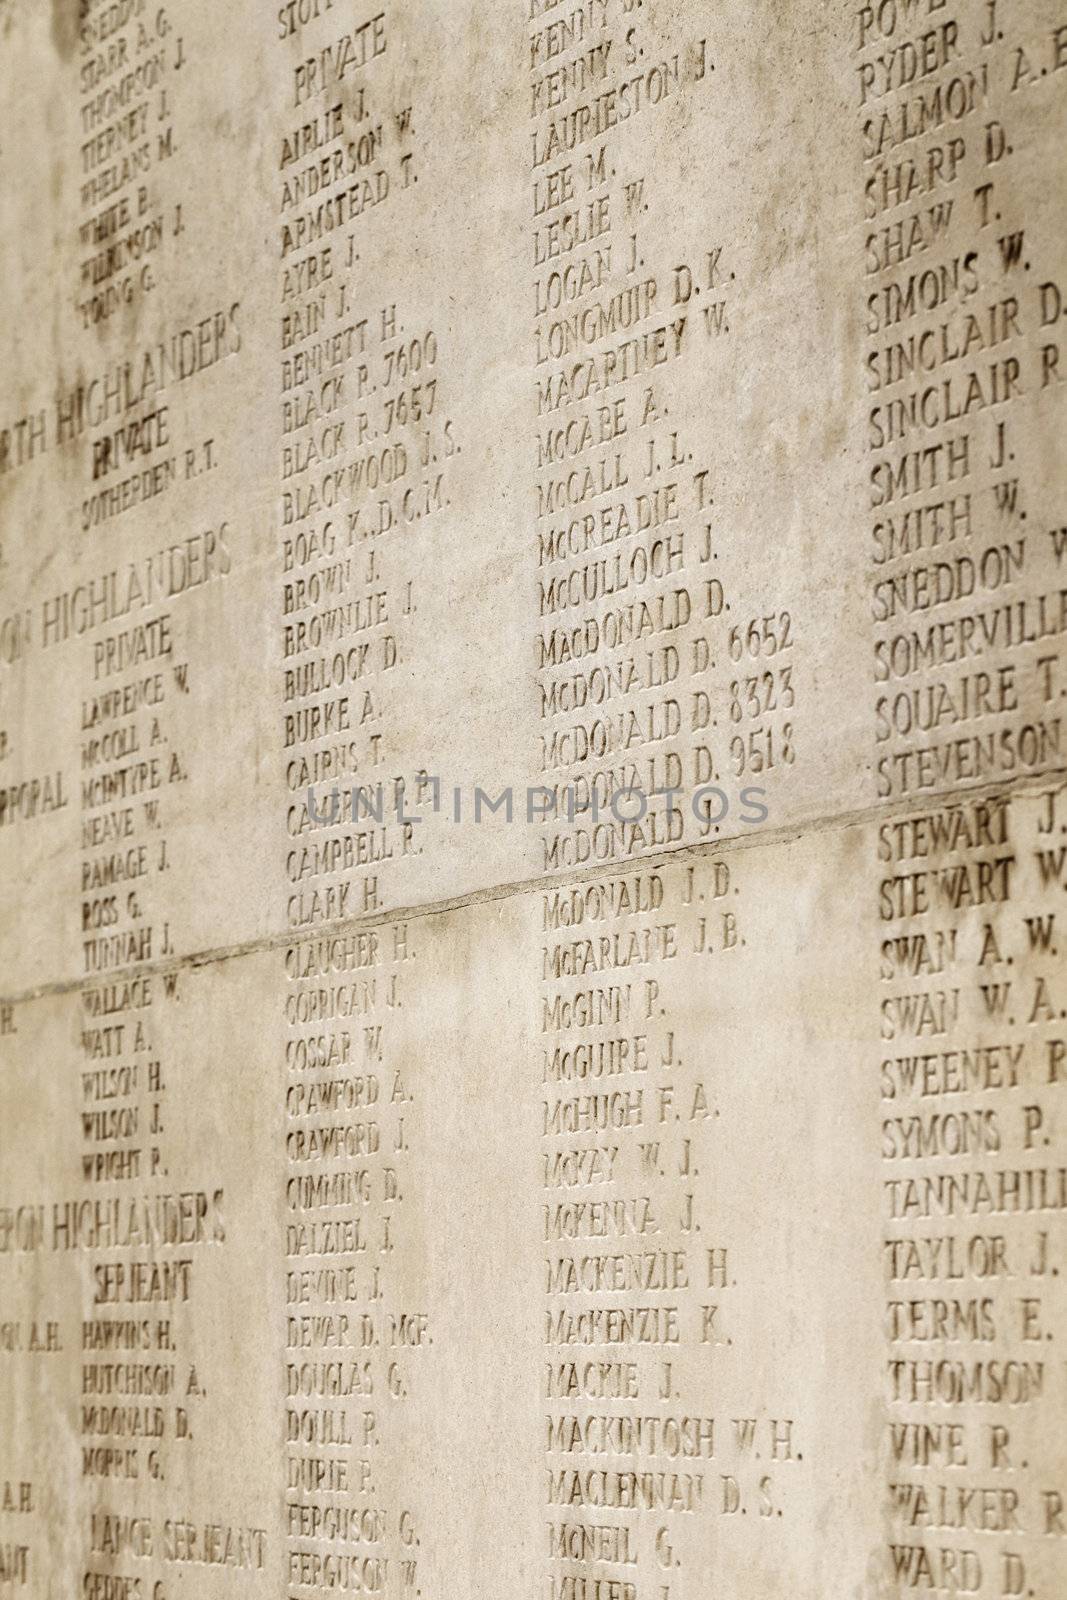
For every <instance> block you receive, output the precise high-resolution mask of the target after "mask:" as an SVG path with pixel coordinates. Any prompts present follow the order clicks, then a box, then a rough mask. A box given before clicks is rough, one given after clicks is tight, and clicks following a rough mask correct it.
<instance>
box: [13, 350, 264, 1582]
mask: <svg viewBox="0 0 1067 1600" xmlns="http://www.w3.org/2000/svg"><path fill="white" fill-rule="evenodd" d="M100 381H103V380H100ZM118 387H120V385H116V388H118ZM77 405H80V402H77V403H76V402H75V400H74V398H73V397H72V396H68V395H63V396H61V398H60V400H59V402H58V404H57V411H58V413H59V414H60V416H63V415H69V414H71V413H72V412H73V411H74V410H75V409H76V408H77ZM98 559H101V560H102V559H103V558H98ZM229 570H230V551H229V549H228V547H227V545H226V540H225V534H224V533H223V534H222V535H221V536H220V535H218V534H217V533H216V532H206V533H203V534H199V535H196V536H194V537H191V538H190V539H188V540H185V541H183V542H181V543H179V544H174V545H171V546H169V547H167V548H165V549H163V550H154V551H152V552H151V553H149V554H147V555H145V556H143V557H131V558H130V559H128V560H126V561H121V562H117V563H116V565H115V566H113V567H111V568H110V569H104V570H98V571H97V572H95V573H93V574H92V575H91V576H89V577H87V578H85V579H84V580H83V581H81V582H77V583H74V584H72V585H71V586H70V587H69V588H66V589H63V590H61V591H60V592H58V593H53V594H49V595H47V596H45V597H44V598H43V599H42V600H40V601H39V608H38V609H37V610H36V613H35V614H33V615H32V630H31V631H32V635H33V637H34V639H35V640H36V641H37V643H38V644H39V647H40V650H41V652H42V653H43V654H51V653H52V652H56V653H57V654H61V655H62V656H63V657H64V658H65V664H66V675H67V676H69V678H70V679H71V680H72V681H73V682H74V683H76V684H77V685H78V686H79V690H80V694H79V697H78V699H77V700H76V712H77V730H78V739H77V744H76V760H77V770H76V771H75V772H72V773H68V774H64V781H65V782H66V783H67V784H68V785H69V792H70V794H71V796H72V800H73V802H74V807H76V810H77V813H78V860H77V862H76V867H75V870H76V877H75V879H74V882H73V883H72V888H73V889H74V891H75V894H74V896H72V898H73V899H74V906H75V915H76V918H77V933H78V939H77V944H76V948H77V951H78V955H79V958H80V960H79V967H80V972H79V976H80V977H81V978H82V979H83V981H82V983H81V985H80V987H79V989H78V990H77V992H76V994H75V996H74V1005H75V1007H76V1026H75V1030H74V1032H75V1039H76V1043H75V1044H74V1050H75V1052H76V1054H75V1056H74V1059H73V1061H72V1062H71V1067H72V1070H71V1072H70V1075H69V1082H70V1090H71V1102H72V1104H71V1110H72V1126H71V1129H70V1131H71V1134H72V1135H73V1138H72V1139H71V1141H70V1143H69V1144H68V1145H67V1146H66V1149H65V1150H64V1157H66V1154H67V1152H69V1151H71V1150H73V1160H71V1161H70V1163H69V1167H68V1169H67V1170H66V1172H65V1174H61V1175H60V1176H59V1178H58V1180H57V1193H56V1197H55V1198H54V1199H53V1200H52V1201H51V1202H50V1203H49V1204H46V1205H41V1206H40V1207H38V1212H39V1235H38V1242H37V1247H38V1248H40V1249H41V1250H43V1251H51V1252H53V1253H57V1254H62V1255H64V1256H67V1257H68V1259H70V1260H71V1261H73V1260H76V1259H78V1258H79V1257H81V1258H82V1259H85V1260H87V1262H88V1271H87V1273H86V1274H85V1277H84V1284H85V1291H86V1298H84V1299H83V1300H82V1303H81V1305H80V1306H79V1308H78V1316H77V1320H75V1321H71V1322H67V1321H66V1320H64V1321H62V1322H57V1323H56V1324H55V1340H56V1348H57V1349H59V1348H62V1349H65V1350H70V1349H71V1348H73V1349H76V1350H77V1351H78V1352H79V1353H80V1362H79V1364H78V1366H77V1368H76V1369H75V1370H76V1372H77V1377H78V1391H77V1395H76V1396H75V1397H72V1398H73V1407H72V1409H73V1414H74V1416H75V1417H76V1419H77V1420H76V1424H75V1428H74V1437H75V1440H76V1444H77V1452H78V1460H77V1468H76V1470H77V1474H78V1477H79V1478H80V1479H81V1481H82V1482H83V1483H84V1485H85V1497H84V1500H82V1499H81V1498H80V1497H79V1501H78V1503H80V1504H84V1505H85V1507H86V1510H87V1516H86V1521H85V1526H84V1547H83V1554H82V1557H81V1561H82V1576H81V1578H80V1579H79V1582H80V1583H84V1592H85V1593H87V1594H89V1593H92V1594H102V1593H104V1592H105V1590H106V1589H107V1586H108V1585H109V1584H121V1583H127V1582H128V1583H131V1584H132V1583H134V1582H141V1581H147V1575H148V1574H154V1578H153V1581H161V1580H162V1579H163V1578H164V1576H165V1574H166V1572H167V1568H168V1565H169V1564H170V1563H174V1562H184V1561H186V1560H199V1559H201V1558H202V1550H203V1545H202V1543H201V1538H202V1534H203V1530H202V1529H197V1528H195V1527H193V1526H192V1525H190V1524H187V1522H186V1520H185V1514H186V1509H187V1508H186V1506H185V1504H184V1503H183V1502H182V1499H181V1498H180V1496H181V1490H180V1489H179V1488H178V1487H177V1486H176V1480H177V1481H178V1482H180V1481H181V1480H182V1479H183V1478H184V1477H185V1476H186V1475H188V1474H189V1472H190V1470H191V1463H192V1459H193V1457H194V1456H195V1453H196V1449H197V1443H198V1440H199V1439H200V1438H201V1436H202V1433H203V1427H202V1424H203V1423H204V1422H205V1421H206V1419H207V1413H206V1412H205V1408H204V1405H203V1397H204V1388H203V1387H202V1379H203V1378H204V1376H205V1375H204V1374H203V1373H202V1372H201V1374H200V1377H198V1376H197V1373H196V1367H195V1362H194V1361H193V1359H192V1357H191V1353H190V1348H189V1347H190V1344H191V1343H192V1341H193V1335H194V1332H195V1325H194V1322H193V1316H194V1309H195V1308H196V1307H197V1305H198V1301H199V1300H200V1299H201V1297H202V1294H203V1288H202V1283H203V1278H204V1274H205V1271H206V1272H208V1273H209V1272H210V1266H209V1264H208V1260H207V1257H208V1256H209V1255H211V1254H213V1253H214V1252H215V1251H216V1250H217V1249H218V1248H219V1247H221V1246H223V1245H224V1243H225V1239H226V1224H225V1204H224V1192H223V1187H222V1183H221V1181H220V1179H219V1178H218V1176H217V1175H216V1173H215V1172H214V1171H212V1168H211V1165H210V1163H209V1162H207V1161H206V1160H200V1161H198V1160H193V1161H190V1160H189V1158H188V1156H187V1155H186V1154H179V1153H178V1152H176V1150H175V1149H174V1148H173V1147H172V1146H171V1144H170V1142H169V1140H168V1137H167V1129H168V1123H169V1118H168V1115H167V1102H168V1095H170V1094H172V1093H173V1092H174V1088H175V1086H176V1085H177V1086H178V1087H179V1088H180V1087H181V1086H182V1083H183V1080H185V1079H186V1078H187V1077H188V1074H189V1072H190V1070H195V1062H190V1060H189V1057H188V1055H187V1048H188V1047H187V1045H186V1043H185V1041H184V1040H183V1039H181V1034H180V1030H179V1029H178V1019H179V1017H180V1015H181V1013H180V1012H178V1011H176V1009H175V1006H176V1003H177V1002H178V1000H179V998H180V985H179V978H178V975H177V974H176V973H173V972H170V973H167V972H160V971H159V970H158V965H159V963H160V961H161V959H162V960H163V961H164V962H165V961H166V960H167V959H168V958H169V959H171V960H173V959H174V958H176V957H177V955H178V953H179V950H180V944H181V938H180V934H179V933H178V932H177V931H176V930H174V928H173V920H172V894H171V888H170V886H171V883H172V871H173V868H174V867H175V865H177V866H178V867H179V868H180V867H183V866H186V865H187V864H188V863H187V862H186V861H178V862H177V863H175V862H174V861H172V859H171V856H170V839H169V836H168V825H169V824H170V823H171V822H172V821H173V815H172V812H173V809H174V808H175V807H177V806H178V805H179V804H180V803H181V796H182V794H183V791H184V789H185V786H186V784H187V781H188V778H189V768H188V766H187V764H186V763H187V760H188V757H187V755H186V753H185V751H186V741H187V737H188V731H189V723H188V717H189V707H191V706H195V705H196V704H197V700H198V692H199V689H200V687H201V685H200V683H199V681H198V676H197V674H196V671H195V668H192V667H191V666H190V663H189V661H188V659H187V657H186V655H185V653H184V652H183V650H182V647H181V640H182V636H183V633H184V631H185V627H186V625H187V623H188V610H189V607H190V605H192V604H195V601H196V599H197V598H198V596H199V594H200V593H201V592H202V591H203V589H204V587H205V586H208V585H210V586H211V587H214V586H215V585H217V584H218V583H219V582H220V581H222V580H223V579H225V577H226V575H227V574H228V572H229ZM187 697H188V698H187ZM72 809H73V808H72ZM172 933H173V937H172ZM176 1040H180V1043H179V1044H178V1048H177V1050H176V1049H175V1042H176ZM61 1148H62V1147H61ZM179 1162H180V1165H179ZM70 1281H71V1282H74V1283H76V1282H77V1281H78V1274H76V1273H75V1275H74V1276H73V1277H72V1278H71V1279H70ZM198 1291H199V1294H198ZM229 1531H230V1530H229V1529H227V1534H228V1533H229ZM242 1537H243V1538H245V1543H244V1546H243V1557H242V1560H241V1563H240V1564H241V1565H243V1566H246V1567H247V1568H254V1567H256V1566H257V1565H260V1564H261V1562H262V1544H261V1542H260V1541H261V1538H262V1535H261V1533H260V1532H258V1531H257V1532H255V1534H254V1537H253V1534H252V1530H245V1533H244V1534H243V1535H242Z"/></svg>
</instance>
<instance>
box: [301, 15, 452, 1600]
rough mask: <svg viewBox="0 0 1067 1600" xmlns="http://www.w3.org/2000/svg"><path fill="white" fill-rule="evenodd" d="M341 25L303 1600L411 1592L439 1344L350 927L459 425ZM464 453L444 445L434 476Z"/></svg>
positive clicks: (311, 788)
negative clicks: (411, 318) (420, 1368)
mask: <svg viewBox="0 0 1067 1600" xmlns="http://www.w3.org/2000/svg"><path fill="white" fill-rule="evenodd" d="M341 27H342V19H339V18H336V17H334V16H332V15H331V14H330V8H329V7H328V6H324V7H322V8H321V9H320V8H319V7H313V8H294V7H291V6H290V7H289V8H283V10H282V12H281V13H280V15H279V19H278V39H279V41H280V42H281V44H282V46H283V49H284V50H285V61H286V70H285V82H286V86H287V94H288V98H287V104H286V106H285V108H284V111H283V113H282V115H283V119H284V120H283V122H282V128H281V132H280V136H279V141H278V150H279V157H278V162H277V168H278V195H279V217H278V238H279V244H280V249H279V255H280V260H281V323H280V327H281V397H280V423H281V431H280V449H279V466H280V485H281V494H280V522H281V566H282V587H281V595H280V599H281V606H280V611H281V618H282V629H281V644H282V651H281V653H282V657H283V669H282V703H283V709H282V717H281V730H282V743H283V748H284V764H283V770H284V775H285V788H286V834H287V842H286V847H285V855H284V861H285V875H286V891H285V899H284V906H285V921H286V927H287V930H288V933H289V942H288V944H287V946H286V949H285V954H284V993H283V996H282V1009H283V1017H284V1026H285V1044H284V1055H285V1089H284V1106H285V1149H286V1176H285V1184H284V1195H285V1252H286V1365H285V1371H286V1412H285V1507H286V1510H285V1532H286V1541H287V1543H286V1554H285V1573H286V1586H287V1593H290V1594H292V1595H294V1596H296V1595H299V1594H302V1593H306V1592H309V1591H315V1592H318V1591H320V1590H321V1589H323V1588H340V1589H345V1590H349V1591H352V1590H359V1591H373V1592H375V1593H383V1594H391V1595H402V1594H408V1593H410V1594H414V1593H415V1592H416V1589H417V1583H418V1558H417V1540H418V1534H417V1531H416V1527H417V1518H416V1514H415V1512H414V1511H413V1509H412V1500H411V1499H410V1498H409V1497H408V1495H407V1493H406V1492H405V1490H406V1482H405V1477H404V1473H403V1470H402V1464H403V1456H402V1447H401V1442H400V1433H399V1431H398V1430H399V1429H400V1427H401V1421H400V1416H401V1412H402V1411H403V1409H404V1405H405V1402H406V1401H407V1400H408V1398H409V1394H410V1388H409V1383H410V1377H411V1363H412V1362H417V1361H418V1359H419V1355H420V1352H421V1351H422V1350H424V1349H425V1348H426V1347H427V1346H428V1343H429V1340H430V1337H431V1335H430V1330H429V1318H428V1316H427V1314H426V1312H425V1311H424V1310H423V1309H422V1307H421V1303H420V1301H419V1300H418V1298H417V1293H418V1291H417V1290H415V1291H414V1292H413V1291H412V1288H411V1282H410V1280H411V1277H412V1274H411V1273H410V1271H408V1270H407V1269H406V1268H405V1267H403V1266H402V1265H400V1264H399V1262H400V1258H401V1256H402V1255H403V1251H402V1250H398V1246H400V1245H402V1243H403V1228H404V1208H403V1204H402V1202H403V1196H404V1190H405V1187H406V1185H407V1183H408V1181H409V1179H410V1178H411V1175H412V1161H413V1157H412V1150H411V1145H410V1140H411V1137H412V1135H411V1132H410V1130H411V1120H410V1115H409V1113H410V1110H411V1107H412V1104H413V1101H414V1096H413V1095H412V1093H411V1090H410V1073H409V1071H408V1070H407V1067H406V1066H405V1065H404V1064H403V1063H402V1061H401V1060H400V1049H401V1046H400V1044H399V1043H398V1042H397V1039H396V1033H397V1029H398V1026H399V1022H398V1018H399V1013H400V1010H401V1008H402V1006H403V1004H404V1001H405V998H410V990H409V985H410V984H411V983H412V978H411V976H410V973H411V967H410V963H411V962H412V961H413V960H414V955H415V951H414V941H413V940H412V938H411V937H410V929H409V926H408V924H407V923H405V922H404V921H397V922H390V923H385V924H378V925H376V926H374V927H367V928H363V929H361V928H360V927H359V923H358V919H359V918H361V917H363V916H366V915H367V914H368V913H373V912H376V911H380V910H381V909H382V907H383V906H385V905H386V904H387V903H388V900H389V894H388V886H389V883H390V881H391V879H390V873H391V871H393V872H395V870H396V867H397V865H398V864H399V863H400V862H401V861H402V860H403V859H404V858H405V857H411V856H413V855H414V853H415V851H416V836H415V822H414V821H413V820H412V819H411V818H409V816H408V812H407V811H406V809H405V795H406V796H407V799H406V804H407V806H409V807H411V806H413V805H414V798H413V787H414V786H412V785H408V786H407V787H406V786H405V782H404V778H405V774H404V773H403V771H402V769H401V768H400V767H399V766H398V765H397V760H398V748H397V741H396V739H395V737H394V734H393V731H392V724H393V721H394V717H395V713H396V709H397V707H396V701H395V699H394V698H393V689H394V686H395V685H396V684H397V682H398V680H399V679H400V677H401V673H400V672H399V671H398V668H399V667H401V666H402V664H404V663H405V662H406V659H407V651H408V648H409V637H410V623H411V618H412V617H413V615H414V612H415V607H416V590H415V583H414V580H413V578H412V577H411V576H410V574H411V573H413V571H414V570H415V568H416V565H417V563H416V557H415V554H414V550H413V549H411V548H409V544H410V541H411V540H412V539H413V538H414V536H415V535H416V534H417V532H418V530H419V527H420V525H421V524H423V523H424V522H426V521H427V520H428V519H431V518H432V517H433V516H434V515H435V514H436V513H439V512H440V511H441V510H442V509H443V508H444V506H445V505H446V503H447V495H446V492H445V471H444V467H443V466H440V465H437V457H438V440H439V436H443V437H445V438H446V439H447V435H448V434H449V433H450V431H451V424H450V423H449V422H448V421H447V419H445V418H443V417H442V414H441V408H440V407H439V404H438V401H439V393H438V385H439V382H440V378H441V370H440V365H439V349H438V342H437V338H436V335H435V333H434V331H433V330H432V328H429V327H423V326H419V327H417V328H416V327H414V326H410V327H409V326H406V325H405V318H404V317H403V316H402V314H401V312H400V311H399V310H398V307H397V305H396V304H394V303H392V302H391V301H390V300H389V299H388V288H387V281H386V280H387V275H386V274H385V273H384V272H382V271H379V270H376V267H375V263H376V262H377V261H378V260H379V259H380V251H381V247H382V241H383V240H384V239H386V238H387V237H388V236H389V233H388V230H390V229H391V228H396V227H398V225H399V224H398V221H397V217H398V212H399V210H400V208H401V205H402V202H403V196H404V195H405V194H410V193H411V192H413V188H414V185H415V183H416V181H417V174H416V171H415V157H414V152H413V116H412V110H411V108H410V107H405V106H400V107H395V108H394V106H393V105H392V104H391V98H390V96H391V92H392V85H391V78H390V72H389V68H390V60H391V55H390V52H391V50H393V49H394V48H395V47H394V42H393V39H394V36H393V32H392V28H393V22H392V18H391V16H389V15H388V14H387V13H386V12H384V11H370V10H368V12H367V13H366V14H365V15H364V16H363V17H362V18H361V19H360V20H358V21H357V23H356V24H355V25H354V26H353V27H351V28H350V30H349V31H347V32H343V31H341ZM435 430H436V431H435ZM452 453H453V452H452V449H451V447H450V446H449V445H448V444H447V443H445V444H443V445H441V447H440V456H441V458H442V460H444V459H446V458H447V457H448V456H449V455H451V454H452ZM431 468H432V470H431ZM408 776H410V774H409V775H408ZM391 1424H392V1425H391Z"/></svg>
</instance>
